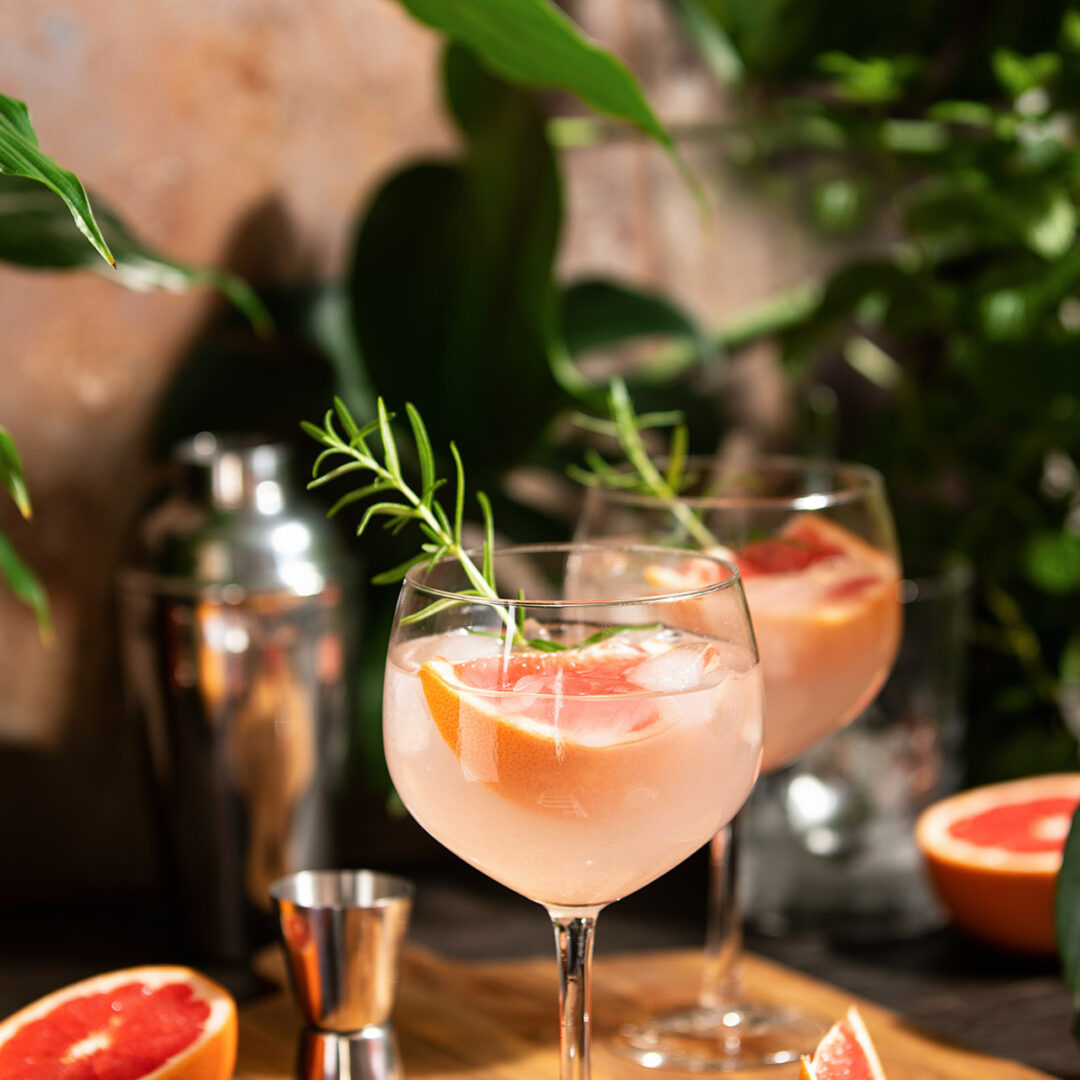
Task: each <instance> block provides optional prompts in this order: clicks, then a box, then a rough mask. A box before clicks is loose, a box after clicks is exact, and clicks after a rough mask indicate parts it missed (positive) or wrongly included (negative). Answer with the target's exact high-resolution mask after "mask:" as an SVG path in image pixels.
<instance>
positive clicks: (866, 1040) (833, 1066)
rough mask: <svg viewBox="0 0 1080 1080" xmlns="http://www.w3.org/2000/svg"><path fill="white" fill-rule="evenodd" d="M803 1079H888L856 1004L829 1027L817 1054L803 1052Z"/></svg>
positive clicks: (801, 1069)
mask: <svg viewBox="0 0 1080 1080" xmlns="http://www.w3.org/2000/svg"><path fill="white" fill-rule="evenodd" d="M799 1080H885V1071H884V1070H883V1069H882V1067H881V1059H880V1058H879V1057H878V1055H877V1050H875V1049H874V1044H873V1042H872V1041H871V1039H870V1033H869V1032H868V1031H867V1030H866V1025H865V1024H864V1023H863V1020H862V1017H861V1016H860V1015H859V1010H858V1009H856V1008H855V1006H854V1005H852V1006H851V1008H850V1009H848V1011H847V1015H846V1016H845V1017H844V1018H843V1020H838V1021H837V1022H836V1023H835V1024H833V1026H832V1027H831V1028H829V1030H828V1032H826V1034H825V1037H824V1038H823V1039H822V1040H821V1042H819V1043H818V1045H817V1049H816V1050H815V1051H814V1056H813V1057H812V1058H810V1057H806V1056H805V1055H804V1056H803V1058H802V1067H801V1068H800V1070H799Z"/></svg>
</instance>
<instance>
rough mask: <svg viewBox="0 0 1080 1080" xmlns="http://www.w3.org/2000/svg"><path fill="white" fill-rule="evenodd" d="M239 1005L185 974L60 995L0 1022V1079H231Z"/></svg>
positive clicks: (156, 970) (133, 975) (167, 971)
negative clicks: (237, 1008) (237, 1007)
mask: <svg viewBox="0 0 1080 1080" xmlns="http://www.w3.org/2000/svg"><path fill="white" fill-rule="evenodd" d="M235 1065H236V1004H235V1003H234V1001H233V999H232V997H231V996H230V995H229V993H228V991H226V990H225V989H224V988H222V987H220V986H218V985H217V983H214V982H211V981H210V980H209V979H207V978H204V977H203V976H202V975H200V974H199V973H198V972H196V971H192V970H190V969H189V968H183V967H171V966H161V967H137V968H128V969H127V970H124V971H113V972H110V973H109V974H107V975H97V976H94V977H93V978H90V979H84V980H83V981H82V982H78V983H74V984H73V985H71V986H68V987H65V988H64V989H63V990H57V991H56V992H55V993H53V994H49V995H48V996H47V997H43V998H41V999H40V1000H38V1001H35V1002H34V1003H33V1004H31V1005H27V1006H26V1008H25V1009H22V1010H20V1011H19V1012H17V1013H15V1015H14V1016H10V1017H8V1019H7V1020H5V1021H3V1023H0V1080H29V1078H31V1077H35V1078H41V1080H45V1078H46V1077H47V1078H48V1080H229V1077H231V1076H232V1074H233V1069H234V1068H235Z"/></svg>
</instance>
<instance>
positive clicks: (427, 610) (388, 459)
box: [301, 398, 523, 643]
mask: <svg viewBox="0 0 1080 1080" xmlns="http://www.w3.org/2000/svg"><path fill="white" fill-rule="evenodd" d="M376 411H377V415H376V418H375V419H374V420H370V421H368V422H367V423H366V424H363V425H359V424H357V422H356V421H355V420H354V419H353V417H352V414H351V413H350V412H349V410H348V408H347V407H346V405H345V403H344V402H343V401H342V400H341V399H340V398H334V407H333V408H332V409H328V410H327V411H326V416H325V417H324V418H323V423H322V426H321V427H320V426H319V425H318V424H312V423H309V422H307V421H304V422H303V423H302V424H301V427H302V428H303V430H304V431H305V432H306V433H307V434H308V435H310V436H311V437H312V438H313V439H314V440H315V441H316V442H318V443H320V444H321V445H322V446H323V448H324V449H323V451H322V453H320V454H319V456H318V457H317V458H316V459H315V465H314V467H313V469H312V475H313V477H314V478H313V479H312V480H311V482H310V483H309V484H308V487H309V488H315V487H321V486H322V485H323V484H329V483H332V482H333V481H335V480H339V479H341V478H342V477H345V476H351V475H352V474H353V473H358V474H360V475H361V476H364V475H365V474H366V477H367V479H368V482H367V483H365V484H363V485H361V486H360V487H357V488H355V489H354V490H352V491H350V492H348V493H347V494H345V495H343V496H342V497H341V498H340V499H338V501H337V502H336V503H334V505H333V506H332V507H331V508H330V510H329V511H328V516H329V517H333V516H334V515H335V514H337V513H338V512H339V511H340V510H342V509H343V508H344V507H346V506H349V505H351V504H352V503H355V502H359V501H360V500H362V499H367V498H370V497H371V496H373V495H382V494H384V493H393V494H395V495H397V496H398V498H397V499H396V500H391V499H383V500H380V501H379V502H374V503H372V504H371V505H370V506H368V508H367V509H366V510H365V511H364V516H363V518H361V520H360V524H359V526H358V527H357V530H356V533H357V535H358V536H359V535H361V534H363V532H364V531H365V530H366V529H367V527H368V526H369V525H370V524H371V523H372V521H374V520H375V518H377V517H384V518H386V519H387V520H386V528H388V529H389V530H390V531H391V532H393V533H395V534H396V533H399V532H400V531H401V530H402V529H403V528H405V526H406V525H408V524H409V523H410V522H416V524H417V525H418V526H419V528H420V532H421V533H422V534H423V536H424V538H425V539H424V542H423V543H422V544H421V545H420V551H419V553H418V554H416V555H413V556H412V557H411V558H409V559H406V560H405V562H403V563H400V564H399V565H398V566H395V567H393V568H392V569H390V570H385V571H383V573H381V574H376V575H375V577H373V578H372V581H373V582H375V583H376V584H392V583H393V582H396V581H400V580H401V579H402V578H404V577H405V575H406V574H407V573H408V572H409V571H410V570H411V569H412V568H413V567H414V566H419V565H420V564H422V563H427V564H428V565H429V566H434V565H435V563H437V562H438V561H439V560H440V559H445V558H452V559H456V560H457V562H458V563H459V564H460V566H461V568H462V570H463V571H464V573H465V576H466V578H467V579H468V581H469V585H470V587H469V588H467V589H463V590H461V595H462V596H477V597H486V598H488V599H491V600H497V599H499V594H498V591H497V590H496V588H495V573H494V560H493V549H494V542H495V541H494V537H495V524H494V519H493V517H492V512H491V502H490V500H489V499H488V497H487V495H485V494H484V492H482V491H478V492H477V493H476V501H477V502H478V503H479V504H480V511H481V514H482V515H483V520H484V544H483V555H482V558H481V565H480V566H477V565H476V563H475V562H474V561H473V559H472V557H471V556H470V555H469V552H468V551H467V550H466V548H465V546H464V544H463V542H462V522H463V520H464V514H465V468H464V466H463V464H462V461H461V454H460V453H459V452H458V449H457V447H456V446H455V445H454V444H453V443H451V444H450V455H451V457H452V458H453V460H454V473H455V484H456V486H455V494H454V514H453V519H452V520H451V518H450V517H449V516H448V514H447V513H446V511H445V510H444V509H443V507H442V505H441V503H440V502H439V500H438V499H437V498H436V493H437V492H438V491H439V489H440V488H441V487H443V486H444V485H445V484H446V483H447V481H446V479H445V478H441V477H439V476H438V475H437V470H436V465H435V454H434V452H433V450H432V448H431V440H430V439H429V438H428V433H427V428H426V427H425V426H424V421H423V420H422V419H421V417H420V413H419V412H418V411H417V410H416V408H415V407H414V406H413V405H412V404H409V403H407V404H406V405H405V415H406V416H407V417H408V421H409V426H410V428H411V429H412V436H413V442H414V443H415V445H416V457H417V460H418V462H419V465H420V486H419V491H417V490H415V489H414V488H413V486H412V485H411V484H410V483H409V481H408V480H407V479H406V478H405V474H404V472H403V471H402V467H401V455H400V454H399V452H398V447H397V443H396V441H395V438H394V432H393V428H392V427H391V424H392V422H393V420H394V414H393V413H390V412H388V411H387V409H386V405H385V403H384V402H383V399H382V398H379V399H378V402H377V409H376ZM338 425H340V427H341V429H342V430H341V432H339V431H338ZM376 435H377V436H378V440H379V443H380V444H381V447H382V454H381V458H380V455H379V454H378V451H377V449H376V448H375V447H373V446H372V444H371V441H370V440H373V439H374V437H375V436H376ZM340 458H344V459H345V460H344V462H343V463H342V464H338V465H336V466H335V467H334V468H333V469H331V470H330V471H329V472H322V473H320V470H321V469H322V468H323V466H324V465H325V464H326V463H327V462H328V461H333V460H335V459H340ZM459 602H460V601H457V600H451V599H450V598H448V597H444V598H442V599H439V600H436V601H434V602H433V603H431V604H428V605H427V606H426V607H424V608H422V609H421V610H419V611H415V612H413V613H412V614H411V615H408V616H406V617H405V618H404V619H402V620H401V621H402V622H403V623H413V622H419V621H420V620H421V619H425V618H427V617H428V616H429V615H434V614H436V613H437V612H439V611H444V610H446V609H447V608H450V607H453V606H455V605H456V604H457V603H459ZM498 610H499V612H500V614H501V616H502V618H503V621H504V622H505V623H506V626H507V630H508V631H509V632H511V633H512V634H513V635H514V638H515V641H517V642H518V643H523V638H522V635H521V634H520V631H519V630H518V626H517V620H516V619H515V616H514V613H513V612H512V611H510V610H508V609H504V608H503V607H501V606H499V608H498Z"/></svg>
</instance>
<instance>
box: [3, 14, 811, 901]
mask: <svg viewBox="0 0 1080 1080" xmlns="http://www.w3.org/2000/svg"><path fill="white" fill-rule="evenodd" d="M572 6H573V9H574V12H575V15H576V16H577V17H578V18H579V19H580V20H581V21H582V23H583V24H584V25H585V26H586V27H587V28H588V29H589V30H590V31H591V32H592V33H593V34H594V35H595V36H597V37H598V38H600V39H601V40H603V41H604V42H605V43H606V44H608V45H609V46H610V47H612V48H614V49H615V50H616V51H617V52H619V53H620V54H621V55H622V56H623V57H624V58H625V59H626V60H627V62H628V63H629V64H630V66H631V67H632V68H633V69H634V70H635V71H637V72H638V73H639V75H641V77H642V78H643V79H644V80H645V82H646V84H647V86H648V88H649V89H650V92H651V93H652V95H653V98H654V101H655V103H656V104H657V106H658V111H659V112H660V113H661V115H663V116H664V117H665V118H667V119H668V120H672V121H678V120H694V119H697V118H700V117H701V116H723V115H724V114H725V106H724V103H723V102H722V101H721V100H719V98H718V96H717V93H716V91H715V89H714V87H713V86H712V84H711V82H710V81H709V80H708V79H707V78H706V77H705V76H704V75H703V73H702V72H701V70H700V68H699V67H698V66H697V65H696V63H695V62H694V58H693V55H692V53H690V52H689V50H688V49H687V47H686V46H685V45H681V44H680V43H678V41H677V39H676V38H675V36H674V35H673V34H672V33H671V28H670V27H669V26H667V24H666V21H665V14H664V9H663V7H662V4H661V3H660V2H659V0H578V2H577V3H576V4H574V5H572ZM438 48H439V43H438V41H437V40H436V39H435V38H434V37H433V36H432V35H431V34H429V33H427V32H426V31H424V30H423V29H421V28H419V27H417V26H416V25H414V24H413V23H411V22H410V20H409V19H408V18H407V17H406V16H405V15H404V14H403V13H402V11H401V10H400V8H399V7H398V6H397V5H396V4H395V3H393V2H392V0H322V2H321V3H319V4H318V5H306V4H301V3H299V2H298V0H200V2H195V3H176V2H175V0H140V2H139V3H138V4H131V3H122V2H120V0H44V2H43V0H6V2H5V3H4V4H2V5H0V90H2V91H3V92H4V93H6V94H9V95H11V96H14V97H18V98H21V99H23V100H25V101H27V102H28V103H29V105H30V109H31V116H32V118H33V121H34V124H35V127H36V129H37V132H38V136H39V138H40V141H41V145H42V147H43V148H44V149H45V150H46V151H47V152H49V153H51V154H52V155H54V156H55V157H57V158H58V159H59V160H60V161H61V162H63V163H64V164H65V165H67V166H68V167H70V168H72V169H74V170H75V171H76V172H77V173H78V174H79V175H80V176H81V177H82V178H83V180H84V182H85V183H86V184H87V185H88V187H90V188H91V189H92V190H93V191H94V192H97V193H98V194H99V195H100V196H101V197H102V198H104V199H105V200H107V201H108V202H109V203H111V204H112V205H113V206H114V207H115V208H117V209H118V210H119V211H120V212H121V213H122V214H123V215H124V217H125V218H126V220H127V221H128V222H129V224H131V225H132V226H133V227H134V228H135V230H136V231H137V232H138V233H140V234H141V235H142V236H143V237H144V238H145V239H146V240H148V241H150V242H151V243H153V244H154V245H156V246H157V247H159V248H160V249H162V250H164V251H167V252H169V253H170V254H172V255H174V256H175V257H177V258H180V259H184V260H188V261H191V262H194V263H202V264H217V265H220V264H221V263H222V262H223V260H225V259H226V255H227V253H228V252H229V251H230V250H231V242H232V240H233V238H234V236H235V232H236V230H237V229H238V227H239V226H240V225H241V223H242V222H244V221H246V220H249V219H250V217H251V216H252V215H253V214H256V213H258V212H259V211H260V210H262V209H264V208H265V207H267V206H268V205H271V204H273V205H274V206H275V207H276V210H277V212H278V213H279V214H280V213H283V214H284V217H285V219H286V220H287V221H288V223H289V227H290V230H291V232H292V234H293V237H294V243H292V244H289V245H275V242H274V238H273V237H267V240H266V249H265V252H263V258H262V261H261V262H260V264H259V265H260V266H261V268H262V270H263V271H264V272H265V273H266V274H267V275H271V276H276V277H278V278H280V279H288V277H289V276H290V274H292V273H294V272H295V271H297V270H302V271H304V272H306V273H316V274H325V275H336V274H337V273H339V272H340V269H341V266H342V263H343V259H344V255H345V245H346V243H347V240H348V237H349V235H350V232H351V226H352V222H353V220H354V218H355V215H356V212H357V210H358V208H359V207H360V206H361V205H362V203H363V200H364V199H365V196H366V194H367V193H368V192H370V190H371V189H372V187H373V185H375V184H376V183H377V182H378V180H379V179H380V177H382V176H383V175H384V174H386V173H387V172H389V171H390V170H392V169H394V168H396V167H398V166H400V165H401V164H402V163H404V162H405V161H406V160H408V159H410V158H412V157H415V156H418V155H421V154H430V153H438V152H440V151H443V150H445V149H447V148H448V147H450V146H451V145H452V134H451V133H450V131H449V129H448V127H447V125H446V124H445V122H444V120H443V117H442V115H441V110H440V104H439V91H438V85H437V81H436V64H437V56H438ZM713 156H715V153H714V151H710V150H709V149H708V148H705V149H704V150H697V151H695V152H694V157H695V161H696V162H697V165H698V167H699V169H701V170H703V171H704V173H705V175H707V177H708V179H709V184H710V187H711V188H712V190H713V191H714V193H715V195H716V198H717V204H718V206H719V212H718V213H717V215H716V216H715V218H714V219H713V220H712V221H711V222H709V223H708V224H706V225H703V224H702V221H701V218H700V217H699V215H698V212H697V209H696V207H695V205H694V203H693V201H692V199H691V198H690V196H689V195H688V193H687V192H686V190H685V188H684V187H683V185H682V183H681V181H680V180H679V178H678V177H677V175H676V174H675V173H674V171H673V170H672V169H671V167H670V164H669V163H668V162H667V161H666V160H665V158H664V156H663V155H662V154H661V153H659V152H658V151H656V150H655V149H653V148H652V147H649V146H647V145H645V144H644V143H643V142H642V141H640V140H633V139H632V140H629V141H626V142H620V143H618V144H615V145H611V146H605V147H603V148H597V149H589V150H578V151H573V152H571V153H569V154H568V155H567V158H566V178H567V202H568V205H569V211H570V222H569V225H568V228H567V235H566V239H565V243H564V250H563V256H562V263H563V270H564V272H565V273H566V275H567V276H574V275H577V274H581V273H597V272H600V273H602V272H610V273H618V274H620V275H621V276H623V277H627V278H629V279H631V280H633V281H636V282H638V283H639V284H646V285H648V284H651V285H654V286H658V287H662V288H664V289H666V290H668V291H670V292H672V293H673V294H674V295H676V296H677V297H678V298H679V299H680V300H681V301H682V302H683V303H685V304H686V305H688V306H689V307H690V308H691V309H692V310H694V311H695V312H696V313H697V314H698V315H699V316H700V317H702V318H703V319H704V320H705V321H706V322H710V323H711V322H715V321H717V320H718V319H720V318H722V317H723V316H724V315H725V314H726V313H729V312H731V311H734V310H737V309H739V308H741V307H742V306H744V305H745V304H746V303H748V302H750V301H753V300H755V299H760V298H762V297H764V296H766V295H768V294H769V293H771V292H772V291H773V290H774V289H775V288H776V287H777V286H779V285H783V284H789V283H793V282H795V281H797V280H800V279H801V278H802V277H804V276H805V274H806V273H807V271H808V269H809V268H810V266H811V265H812V263H813V261H814V259H815V256H814V255H813V252H812V250H811V247H810V246H809V244H808V243H807V241H806V240H805V239H804V238H803V237H802V236H801V235H800V234H799V233H798V231H797V230H796V229H795V228H794V227H793V226H792V225H790V224H789V223H785V222H784V220H783V219H782V218H780V217H778V216H777V215H776V213H775V211H774V210H771V209H770V208H767V207H764V206H762V205H760V204H759V203H758V202H757V201H756V200H755V198H754V196H753V193H751V192H748V191H746V190H743V189H742V188H740V187H738V186H736V185H734V184H732V183H731V182H730V181H729V180H726V179H725V178H724V177H723V175H722V172H721V171H720V170H719V169H718V168H717V167H714V165H713V164H712V163H711V162H710V161H709V158H710V157H713ZM218 303H219V301H218V300H217V298H216V297H214V296H211V295H209V294H205V293H204V294H197V295H188V296H182V297H174V296H165V295H161V294H154V295H137V294H133V293H129V292H126V291H125V290H123V289H121V288H119V287H117V286H115V285H112V284H111V283H109V282H107V281H106V280H104V279H103V278H102V277H101V276H98V275H91V274H79V275H67V274H64V275H60V274H51V273H46V274H31V273H25V272H18V271H14V270H11V269H7V268H0V421H2V422H3V423H4V424H5V425H7V426H8V427H9V428H10V430H11V432H12V434H13V435H14V437H15V439H16V441H17V443H18V445H19V447H20V449H21V451H22V454H23V458H24V463H25V466H26V471H27V475H28V480H29V484H30V489H31V493H32V496H33V499H34V504H35V509H36V513H35V517H34V520H33V521H32V522H31V523H23V522H21V521H19V520H18V519H17V516H16V515H15V514H14V513H13V511H12V509H11V508H10V507H9V506H7V505H3V504H0V522H2V524H3V527H4V528H5V529H6V530H9V532H10V535H11V536H12V537H13V539H14V540H15V542H16V543H17V545H18V547H19V549H20V550H21V552H22V553H23V554H24V556H25V557H26V558H27V560H28V561H29V562H30V563H31V564H32V565H33V566H34V567H35V569H36V570H37V571H38V572H39V573H40V575H41V576H42V578H43V580H44V582H45V584H46V586H47V588H48V591H49V594H50V598H51V601H52V605H53V610H54V616H55V620H56V630H57V642H56V644H55V646H54V647H53V648H52V649H51V650H47V651H46V650H44V649H42V647H41V645H40V643H39V642H38V639H37V634H36V631H35V628H34V625H33V622H32V619H31V618H30V617H29V615H28V614H27V612H26V611H25V610H23V609H22V608H21V607H20V606H19V605H18V604H16V603H15V602H14V601H13V600H12V599H11V598H10V597H9V596H8V595H7V594H6V593H4V592H0V850H4V851H5V853H6V857H5V873H3V874H0V900H12V899H14V900H20V899H32V898H35V897H38V896H42V895H46V894H47V893H56V892H57V891H59V892H61V893H62V892H66V891H70V892H94V891H99V892H103V891H122V890H125V889H131V888H138V887H142V886H145V885H146V884H147V882H148V881H150V880H151V878H152V870H151V865H152V839H151V836H150V831H149V828H148V826H147V824H146V791H145V779H144V777H143V773H142V769H141V762H140V759H139V758H138V755H137V752H136V749H135V747H136V742H137V740H135V739H134V737H133V736H134V733H133V732H132V731H131V729H130V723H129V721H128V720H127V719H126V717H125V713H124V709H123V705H122V688H121V685H120V676H119V666H118V662H117V649H116V628H115V603H114V588H115V572H116V568H117V560H118V557H119V552H120V549H121V545H122V543H123V539H124V537H125V535H126V534H127V532H128V529H129V527H130V525H131V521H132V518H133V515H134V513H135V510H136V507H137V506H138V504H139V502H140V499H141V498H142V496H143V495H144V493H145V490H146V486H147V482H148V480H149V477H150V471H149V470H150V459H149V453H148V448H147V433H148V423H149V419H150V417H151V416H152V414H153V412H154V409H155V407H156V405H157V403H158V401H159V400H160V397H161V395H162V393H163V390H164V388H165V387H166V386H167V384H168V382H169V380H170V379H171V377H172V375H173V374H174V372H175V369H176V365H177V361H178V358H179V357H180V356H181V355H182V354H183V352H184V349H185V347H186V345H187V344H188V343H189V342H190V340H191V339H192V337H193V335H194V334H195V333H196V332H197V330H198V329H199V328H200V327H201V325H202V324H203V322H204V320H205V318H206V317H207V314H208V313H209V312H210V311H211V310H212V309H213V307H214V305H216V304H218ZM769 372H770V358H769V357H768V356H767V355H762V354H758V355H753V354H752V355H750V356H748V357H746V358H744V359H742V360H741V361H740V365H739V367H738V369H737V370H736V371H735V373H734V376H733V386H732V392H733V393H737V394H741V395H743V396H744V397H746V399H747V401H748V402H749V404H750V412H751V413H752V414H753V415H754V416H756V417H758V418H759V419H760V420H761V422H762V423H764V424H765V425H766V426H767V425H768V424H770V423H773V422H774V421H775V417H776V416H777V415H778V414H779V409H780V406H781V405H782V400H781V397H780V396H779V394H778V391H777V384H776V381H775V379H773V378H771V377H770V374H769Z"/></svg>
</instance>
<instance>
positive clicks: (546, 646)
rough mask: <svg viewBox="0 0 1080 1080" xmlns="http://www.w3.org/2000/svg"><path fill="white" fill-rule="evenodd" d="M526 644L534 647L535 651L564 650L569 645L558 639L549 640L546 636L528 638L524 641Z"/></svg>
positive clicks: (531, 647)
mask: <svg viewBox="0 0 1080 1080" xmlns="http://www.w3.org/2000/svg"><path fill="white" fill-rule="evenodd" d="M525 644H526V646H527V647H528V648H530V649H535V650H536V651H537V652H566V651H567V650H568V649H569V648H570V646H569V645H563V644H562V642H559V641H549V640H548V639H547V638H539V637H538V638H529V640H528V641H526V642H525Z"/></svg>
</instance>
